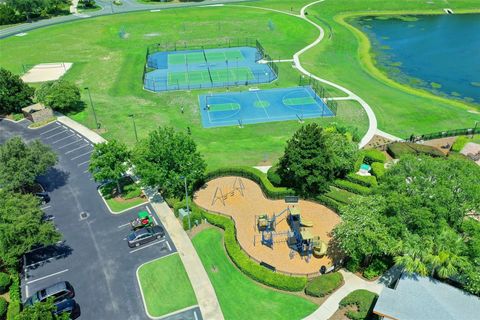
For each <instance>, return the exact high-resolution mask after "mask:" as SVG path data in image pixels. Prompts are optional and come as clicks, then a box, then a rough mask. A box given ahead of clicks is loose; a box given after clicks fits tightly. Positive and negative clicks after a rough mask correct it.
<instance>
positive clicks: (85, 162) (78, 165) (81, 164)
mask: <svg viewBox="0 0 480 320" xmlns="http://www.w3.org/2000/svg"><path fill="white" fill-rule="evenodd" d="M89 162H90V159H89V160H87V161H84V162H82V163H79V164H77V167H80V166H83V165H84V164H87V163H89Z"/></svg>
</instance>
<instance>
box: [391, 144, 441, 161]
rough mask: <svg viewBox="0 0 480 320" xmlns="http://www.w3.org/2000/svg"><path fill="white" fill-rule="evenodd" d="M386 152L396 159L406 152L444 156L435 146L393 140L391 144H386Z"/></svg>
mask: <svg viewBox="0 0 480 320" xmlns="http://www.w3.org/2000/svg"><path fill="white" fill-rule="evenodd" d="M387 152H388V153H389V154H390V155H391V156H392V157H394V158H396V159H399V158H400V157H402V156H404V155H407V154H414V155H418V154H426V155H429V156H432V157H444V156H445V155H444V154H443V152H442V151H440V150H438V149H437V148H435V147H431V146H427V145H424V144H417V143H411V142H394V143H392V144H389V145H388V146H387Z"/></svg>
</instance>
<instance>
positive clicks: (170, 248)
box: [167, 241, 172, 251]
mask: <svg viewBox="0 0 480 320" xmlns="http://www.w3.org/2000/svg"><path fill="white" fill-rule="evenodd" d="M167 247H168V251H172V247H170V241H167Z"/></svg>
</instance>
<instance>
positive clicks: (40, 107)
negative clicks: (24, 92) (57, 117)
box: [22, 103, 47, 113]
mask: <svg viewBox="0 0 480 320" xmlns="http://www.w3.org/2000/svg"><path fill="white" fill-rule="evenodd" d="M46 108H47V107H45V106H44V105H43V104H42V103H35V104H32V105H30V106H28V107H25V108H22V111H23V112H28V113H33V112H35V111H40V110H43V109H46Z"/></svg>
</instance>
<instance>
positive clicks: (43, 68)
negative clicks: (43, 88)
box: [22, 62, 72, 83]
mask: <svg viewBox="0 0 480 320" xmlns="http://www.w3.org/2000/svg"><path fill="white" fill-rule="evenodd" d="M71 67H72V63H69V62H59V63H41V64H37V65H36V66H34V67H33V68H32V69H30V70H28V71H27V73H25V74H24V75H23V76H22V80H23V81H24V82H27V83H31V82H44V81H53V80H58V79H60V77H61V76H63V75H64V74H65V73H66V72H67V71H68V69H70V68H71Z"/></svg>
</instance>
